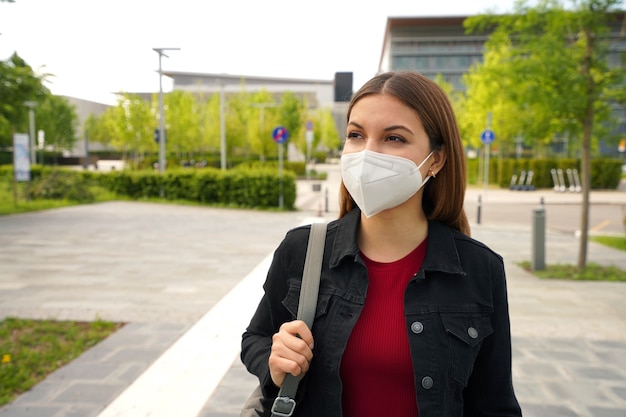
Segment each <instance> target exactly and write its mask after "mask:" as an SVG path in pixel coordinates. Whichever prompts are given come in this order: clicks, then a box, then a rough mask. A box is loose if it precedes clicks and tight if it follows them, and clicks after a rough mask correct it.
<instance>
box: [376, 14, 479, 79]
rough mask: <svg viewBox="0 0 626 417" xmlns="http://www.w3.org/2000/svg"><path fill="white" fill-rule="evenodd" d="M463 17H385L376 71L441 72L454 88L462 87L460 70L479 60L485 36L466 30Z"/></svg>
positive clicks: (430, 75)
mask: <svg viewBox="0 0 626 417" xmlns="http://www.w3.org/2000/svg"><path fill="white" fill-rule="evenodd" d="M466 18H467V16H454V17H448V16H447V17H390V18H388V19H387V27H386V30H385V39H384V41H383V50H382V54H381V58H380V65H379V71H380V72H384V71H399V70H413V71H418V72H421V73H422V74H424V75H426V76H427V77H429V78H435V76H437V74H441V75H442V76H443V77H444V78H445V80H446V81H447V82H449V83H450V84H452V85H454V87H455V88H456V89H459V90H463V89H465V87H464V85H463V84H462V78H463V74H465V73H466V72H467V71H468V69H469V68H470V66H471V65H473V64H474V63H476V62H481V61H482V57H483V50H484V44H485V42H486V41H487V38H488V34H485V35H480V36H478V35H467V34H465V29H464V28H463V21H464V20H465V19H466Z"/></svg>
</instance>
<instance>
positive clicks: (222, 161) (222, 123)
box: [220, 81, 226, 170]
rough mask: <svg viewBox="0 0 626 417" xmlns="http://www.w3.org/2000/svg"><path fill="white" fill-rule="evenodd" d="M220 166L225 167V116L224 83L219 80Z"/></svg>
mask: <svg viewBox="0 0 626 417" xmlns="http://www.w3.org/2000/svg"><path fill="white" fill-rule="evenodd" d="M220 166H221V168H222V169H223V170H224V169H226V118H225V115H224V83H223V82H221V81H220Z"/></svg>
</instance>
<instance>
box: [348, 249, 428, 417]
mask: <svg viewBox="0 0 626 417" xmlns="http://www.w3.org/2000/svg"><path fill="white" fill-rule="evenodd" d="M426 246H427V244H426V239H425V240H424V241H423V242H422V243H421V244H420V245H419V246H418V247H417V248H415V249H414V250H413V252H411V253H409V254H408V255H407V256H405V257H404V258H402V259H399V260H397V261H394V262H391V263H381V262H376V261H373V260H371V259H368V258H367V257H365V256H364V255H363V254H361V256H362V257H363V259H364V260H365V265H366V266H367V271H368V277H369V285H368V287H367V297H366V299H365V305H364V307H363V311H362V312H361V315H360V317H359V319H358V321H357V322H356V325H355V326H354V329H353V330H352V333H351V334H350V339H349V340H348V345H347V346H346V350H345V352H344V354H343V357H342V360H341V380H342V382H343V398H342V401H343V415H344V416H345V417H369V416H371V417H380V416H403V417H418V415H419V413H418V409H417V400H416V398H415V381H414V379H413V363H412V361H411V352H410V350H409V340H408V336H407V328H406V326H407V325H406V320H405V317H404V291H405V289H406V286H407V284H408V283H409V281H410V280H411V279H412V278H413V276H414V275H415V273H417V271H419V269H420V267H421V265H422V261H423V260H424V255H425V254H426Z"/></svg>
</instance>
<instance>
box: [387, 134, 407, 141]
mask: <svg viewBox="0 0 626 417" xmlns="http://www.w3.org/2000/svg"><path fill="white" fill-rule="evenodd" d="M387 140H388V141H390V142H400V143H406V140H405V139H404V138H402V137H400V136H395V135H390V136H387Z"/></svg>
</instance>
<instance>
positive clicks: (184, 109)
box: [164, 90, 200, 158]
mask: <svg viewBox="0 0 626 417" xmlns="http://www.w3.org/2000/svg"><path fill="white" fill-rule="evenodd" d="M164 101H165V109H166V112H165V123H166V131H167V135H166V136H167V142H166V143H167V151H168V152H176V153H178V154H179V155H182V154H184V153H188V154H189V157H190V158H192V157H193V152H194V151H197V150H198V149H199V148H200V107H199V105H198V102H197V100H196V98H195V97H194V96H193V94H192V93H190V92H187V91H180V90H176V91H172V92H171V93H168V94H167V95H166V96H165V99H164Z"/></svg>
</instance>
